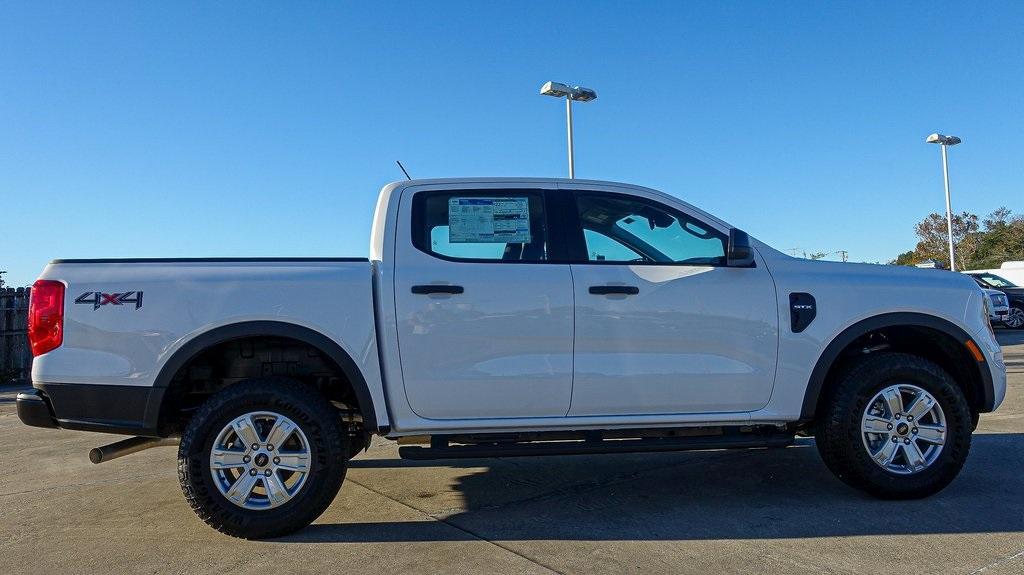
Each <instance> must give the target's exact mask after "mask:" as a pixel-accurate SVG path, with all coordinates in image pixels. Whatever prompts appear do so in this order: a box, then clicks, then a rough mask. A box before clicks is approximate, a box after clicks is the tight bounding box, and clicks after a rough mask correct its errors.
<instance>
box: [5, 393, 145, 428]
mask: <svg viewBox="0 0 1024 575" xmlns="http://www.w3.org/2000/svg"><path fill="white" fill-rule="evenodd" d="M34 386H35V389H33V390H32V391H30V392H25V393H21V394H18V400H17V401H18V416H19V417H20V418H21V420H22V422H24V423H26V424H27V425H35V426H37V427H60V428H63V429H75V430H82V431H100V432H104V433H123V434H128V435H145V436H152V437H155V436H157V435H158V433H157V428H156V426H155V425H146V411H147V409H148V406H149V405H150V404H151V403H152V401H154V397H155V401H157V402H159V398H161V397H163V391H164V390H162V389H159V390H157V389H154V388H151V387H146V386H137V385H103V384H91V383H53V382H46V383H39V382H37V383H35V384H34ZM44 408H45V410H46V412H45V413H46V416H45V417H44V416H43V413H44V412H43V409H44ZM47 420H48V421H47Z"/></svg>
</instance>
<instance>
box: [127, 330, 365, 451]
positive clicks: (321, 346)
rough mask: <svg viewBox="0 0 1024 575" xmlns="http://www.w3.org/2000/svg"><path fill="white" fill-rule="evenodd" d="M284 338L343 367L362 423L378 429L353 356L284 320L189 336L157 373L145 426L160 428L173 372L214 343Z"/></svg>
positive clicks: (363, 380)
mask: <svg viewBox="0 0 1024 575" xmlns="http://www.w3.org/2000/svg"><path fill="white" fill-rule="evenodd" d="M260 336H264V337H283V338H289V339H294V340H296V341H301V342H302V343H305V344H307V345H311V346H313V347H314V348H316V349H317V350H318V351H319V352H320V353H322V354H323V355H324V357H326V358H328V359H329V360H331V361H332V362H333V363H334V364H335V365H337V366H338V368H339V369H341V371H342V373H343V374H344V375H345V377H346V378H347V379H348V381H349V383H350V384H351V385H352V389H353V391H354V392H355V394H356V399H357V400H358V401H359V409H360V410H361V411H362V415H363V426H364V428H365V429H366V431H369V432H376V431H378V426H377V413H376V410H375V409H374V405H373V396H371V395H370V388H369V386H368V385H367V384H366V378H364V377H363V374H362V372H361V371H360V370H359V367H358V366H357V365H356V362H355V361H354V360H353V359H352V357H351V356H350V355H349V354H348V353H347V352H346V351H345V350H344V349H342V347H341V346H340V345H338V344H337V343H336V342H335V341H334V340H332V339H331V338H329V337H327V336H326V335H324V334H322V333H320V332H318V331H315V330H313V329H310V328H308V327H303V326H301V325H297V324H294V323H288V322H283V321H245V322H239V323H233V324H228V325H224V326H221V327H218V328H214V329H211V330H210V331H207V332H204V333H202V334H199V335H197V336H196V337H194V338H192V339H190V340H189V341H188V342H186V343H185V344H184V345H182V346H181V347H180V348H178V350H177V351H175V352H174V355H172V356H171V357H170V359H168V360H167V361H165V362H164V365H163V367H161V368H160V372H159V373H158V374H157V376H156V380H155V381H154V383H153V389H152V392H151V393H150V400H149V402H148V403H149V405H147V407H146V416H145V420H146V426H147V427H148V428H151V429H154V430H155V429H158V425H159V424H160V414H161V404H162V403H163V397H164V395H165V392H166V391H167V388H168V387H169V386H170V384H171V379H172V378H173V377H174V375H175V374H176V373H177V372H178V370H180V369H181V368H182V367H183V366H185V365H186V364H187V363H188V362H189V361H191V360H192V359H193V358H194V357H196V355H198V354H199V353H201V352H202V351H203V350H205V349H208V348H210V347H212V346H214V345H217V344H220V343H224V342H226V341H231V340H233V339H241V338H245V337H260Z"/></svg>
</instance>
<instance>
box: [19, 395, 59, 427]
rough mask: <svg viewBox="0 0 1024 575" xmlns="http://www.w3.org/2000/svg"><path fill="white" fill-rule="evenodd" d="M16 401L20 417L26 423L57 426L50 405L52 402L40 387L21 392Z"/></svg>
mask: <svg viewBox="0 0 1024 575" xmlns="http://www.w3.org/2000/svg"><path fill="white" fill-rule="evenodd" d="M15 403H16V404H17V406H18V419H20V420H21V422H22V423H24V424H25V425H31V426H32V427H48V428H51V429H55V428H57V421H56V418H54V416H53V408H51V407H50V402H49V401H47V399H46V396H45V395H43V392H41V391H39V390H38V389H33V390H30V391H23V392H21V393H19V394H18V397H17V399H16V400H15Z"/></svg>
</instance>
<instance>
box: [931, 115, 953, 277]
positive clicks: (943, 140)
mask: <svg viewBox="0 0 1024 575" xmlns="http://www.w3.org/2000/svg"><path fill="white" fill-rule="evenodd" d="M960 142H961V140H960V138H958V137H956V136H943V135H942V134H939V133H937V132H936V133H934V134H932V135H930V136H928V138H926V139H925V143H928V144H939V146H941V147H942V182H943V185H944V186H945V188H946V235H947V237H948V239H949V271H952V272H955V271H956V255H955V254H954V253H953V208H952V204H951V202H950V199H949V161H948V159H947V157H946V148H947V147H949V146H955V145H957V144H959V143H960Z"/></svg>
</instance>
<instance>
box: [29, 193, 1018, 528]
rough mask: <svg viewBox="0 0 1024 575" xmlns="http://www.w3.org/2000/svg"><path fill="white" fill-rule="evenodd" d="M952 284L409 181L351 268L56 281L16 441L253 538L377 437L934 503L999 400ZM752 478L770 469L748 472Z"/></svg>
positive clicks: (315, 507)
mask: <svg viewBox="0 0 1024 575" xmlns="http://www.w3.org/2000/svg"><path fill="white" fill-rule="evenodd" d="M988 305H989V304H988V298H987V297H985V296H984V294H983V293H982V292H981V290H980V289H979V288H978V286H977V285H975V283H974V281H972V280H971V278H969V277H966V276H964V275H961V274H955V273H949V272H943V271H935V270H918V269H913V268H902V267H894V266H880V265H863V264H840V263H832V262H821V261H807V260H801V259H795V258H792V257H789V256H786V255H784V254H782V253H780V252H778V251H776V250H774V249H772V248H770V247H768V246H767V245H765V244H763V243H760V242H758V241H755V240H752V239H749V238H748V236H747V235H746V234H745V233H743V232H742V231H740V230H738V229H736V228H733V227H732V226H730V225H729V224H727V223H725V222H723V221H721V220H719V219H718V218H716V217H714V216H712V215H710V214H707V213H705V212H703V211H701V210H699V209H697V208H695V207H693V206H691V205H689V204H687V203H685V202H682V201H680V200H679V199H677V198H675V197H672V196H670V195H666V194H664V193H660V192H657V191H655V190H651V189H647V188H642V187H637V186H632V185H626V184H616V183H608V182H596V181H584V180H562V179H521V178H505V179H450V180H414V181H406V182H399V183H393V184H390V185H388V186H385V187H384V189H383V190H382V191H381V193H380V199H379V201H378V203H377V209H376V215H375V216H374V222H373V231H372V234H371V240H370V257H369V259H350V258H249V259H234V258H231V259H229V258H210V259H121V260H100V259H97V260H55V261H53V262H52V263H51V264H50V265H48V266H47V267H46V269H45V270H44V271H43V273H42V276H41V277H40V279H39V281H37V282H36V284H35V285H34V287H33V290H32V296H31V310H30V316H31V320H30V330H29V331H30V340H31V345H32V349H33V353H34V354H35V356H36V357H35V361H34V364H33V368H32V379H33V386H34V389H33V390H32V391H31V392H29V393H24V394H21V395H20V396H19V397H18V400H17V406H18V414H19V416H20V417H21V419H22V421H24V422H25V423H26V424H29V425H35V426H41V427H53V428H57V427H60V428H65V429H77V430H90V431H101V432H110V433H121V434H129V435H134V436H137V437H133V438H131V439H126V440H125V441H121V442H118V443H114V444H112V445H108V446H104V447H100V448H97V449H94V450H93V451H92V452H91V453H90V457H91V458H92V460H93V461H94V462H100V461H106V460H108V459H112V458H114V457H118V456H121V455H124V454H127V453H130V452H132V451H137V450H140V449H144V448H146V447H149V446H152V445H157V444H161V443H167V442H178V443H179V448H178V449H179V450H178V468H179V471H180V473H179V475H180V480H181V486H182V489H183V491H184V494H185V497H186V498H187V499H188V502H189V503H190V504H191V506H192V508H193V509H194V510H195V511H196V513H197V514H198V515H199V516H200V517H201V518H202V519H203V520H204V521H206V522H207V523H209V524H210V525H211V526H213V527H214V528H216V529H218V530H220V531H222V532H224V533H228V534H231V535H234V536H239V537H246V538H263V537H273V536H278V535H282V534H285V533H288V532H291V531H294V530H296V529H300V528H302V527H304V526H305V525H307V524H309V523H310V522H311V521H313V520H314V519H316V518H317V517H318V516H319V515H320V514H321V513H322V512H323V510H324V509H325V508H326V507H327V506H328V505H329V504H330V503H331V501H332V500H333V498H334V497H335V495H336V493H337V491H338V489H339V488H340V486H341V484H342V482H343V479H344V475H345V470H346V467H347V461H348V459H349V458H351V457H352V456H354V455H355V454H357V453H358V452H359V451H360V450H362V449H364V448H366V447H367V446H368V444H369V441H370V437H371V436H373V435H381V436H384V437H386V438H389V439H397V438H405V439H404V441H403V442H402V443H404V444H405V445H403V446H402V447H400V449H399V452H400V454H401V456H402V457H403V458H412V459H434V458H437V459H448V458H458V457H503V456H530V455H554V454H558V455H567V454H576V453H618V452H637V451H667V450H684V449H721V448H751V447H784V446H786V445H789V444H790V443H792V442H793V440H794V436H796V435H805V436H810V435H813V436H814V437H815V440H816V444H817V446H818V449H819V451H820V453H821V455H822V457H823V458H824V461H825V463H826V464H827V465H828V467H829V468H830V469H831V470H832V471H833V472H835V474H836V475H837V476H838V477H839V478H840V479H842V480H843V481H845V482H846V483H848V484H850V485H852V486H854V487H857V488H860V489H863V490H865V491H867V492H869V493H871V494H874V495H876V496H879V497H883V498H916V497H924V496H927V495H930V494H932V493H935V492H937V491H939V490H940V489H942V488H943V487H945V486H946V485H947V484H948V483H949V482H950V481H952V480H953V478H954V477H955V476H956V475H957V473H958V472H959V470H960V468H961V466H962V465H963V464H964V461H965V459H966V458H967V453H968V449H969V447H970V443H971V434H972V431H973V429H974V427H975V426H976V424H977V421H978V415H979V414H980V413H984V412H990V411H992V410H994V409H996V407H997V406H998V405H999V404H1000V402H1001V401H1002V400H1003V396H1004V394H1005V392H1006V374H1005V367H1004V364H1003V359H1002V354H1001V352H1000V348H999V345H998V343H997V342H996V339H995V336H994V335H993V332H992V329H991V326H990V325H989V319H988V313H987V306H988ZM764 457H771V453H770V452H767V453H765V454H764Z"/></svg>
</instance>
